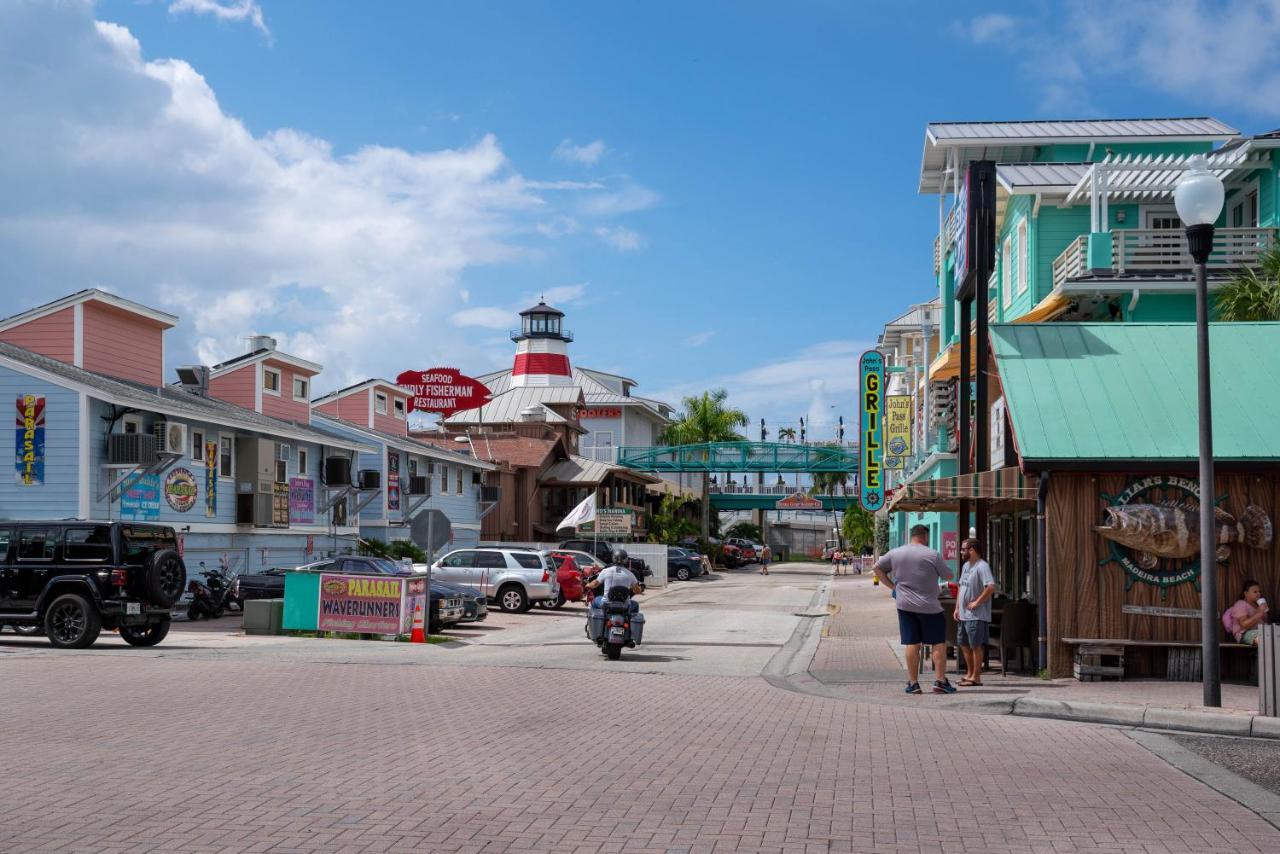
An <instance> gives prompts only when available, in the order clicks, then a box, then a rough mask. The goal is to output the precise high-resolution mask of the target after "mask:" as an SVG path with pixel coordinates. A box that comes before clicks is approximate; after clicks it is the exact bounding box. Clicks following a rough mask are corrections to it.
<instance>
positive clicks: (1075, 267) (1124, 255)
mask: <svg viewBox="0 0 1280 854" xmlns="http://www.w3.org/2000/svg"><path fill="white" fill-rule="evenodd" d="M1275 243H1276V230H1275V229H1274V228H1219V229H1217V230H1216V231H1214V233H1213V251H1212V253H1211V254H1210V255H1209V269H1210V270H1238V269H1241V268H1244V267H1249V266H1252V265H1253V264H1256V263H1258V259H1259V258H1260V257H1261V256H1262V253H1264V252H1265V251H1267V250H1268V249H1270V248H1271V247H1272V246H1274V245H1275ZM1192 264H1193V262H1192V260H1191V254H1190V253H1189V252H1188V251H1187V235H1186V234H1185V233H1184V232H1183V231H1182V229H1177V228H1125V229H1118V230H1116V231H1113V232H1111V267H1110V271H1111V272H1113V273H1117V274H1120V273H1144V272H1152V273H1169V272H1175V271H1184V270H1190V269H1191V268H1192ZM1091 272H1092V271H1091V270H1090V269H1089V262H1088V237H1087V236H1086V235H1081V236H1080V237H1077V238H1076V239H1075V240H1073V241H1071V243H1070V244H1069V245H1068V246H1067V248H1066V249H1064V250H1063V252H1062V254H1061V255H1059V256H1058V257H1057V258H1056V259H1054V262H1053V286H1054V287H1055V288H1057V287H1058V286H1060V285H1061V284H1062V283H1063V282H1067V281H1070V280H1071V279H1077V278H1081V277H1083V276H1087V275H1089V274H1090V273H1091Z"/></svg>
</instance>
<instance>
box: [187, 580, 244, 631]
mask: <svg viewBox="0 0 1280 854" xmlns="http://www.w3.org/2000/svg"><path fill="white" fill-rule="evenodd" d="M200 574H201V575H202V576H204V579H205V583H204V584H201V583H200V582H199V581H196V580H195V579H194V578H193V579H191V580H190V581H188V582H187V592H188V593H190V594H191V604H190V605H188V606H187V619H188V620H200V619H207V620H216V619H218V618H219V617H221V616H222V615H223V614H225V613H226V612H227V600H228V599H230V598H231V589H232V586H233V585H231V584H229V583H227V582H228V579H227V577H226V576H225V575H223V574H222V573H221V572H219V571H218V570H216V569H213V570H205V571H204V572H202V573H200ZM243 609H244V607H243V605H242V606H241V610H243Z"/></svg>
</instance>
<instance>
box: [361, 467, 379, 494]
mask: <svg viewBox="0 0 1280 854" xmlns="http://www.w3.org/2000/svg"><path fill="white" fill-rule="evenodd" d="M359 488H360V489H364V490H373V489H381V488H382V472H380V471H378V470H377V469H360V486H359Z"/></svg>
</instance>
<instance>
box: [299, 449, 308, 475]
mask: <svg viewBox="0 0 1280 854" xmlns="http://www.w3.org/2000/svg"><path fill="white" fill-rule="evenodd" d="M306 473H307V449H306V448H299V449H298V474H300V475H304V476H305V475H306Z"/></svg>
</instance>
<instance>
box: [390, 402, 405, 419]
mask: <svg viewBox="0 0 1280 854" xmlns="http://www.w3.org/2000/svg"><path fill="white" fill-rule="evenodd" d="M391 405H392V412H393V413H394V414H395V416H396V418H404V398H402V397H397V398H396V399H395V400H393V401H391Z"/></svg>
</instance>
